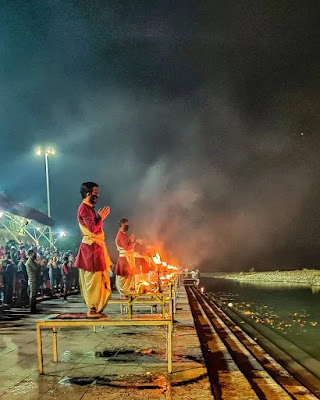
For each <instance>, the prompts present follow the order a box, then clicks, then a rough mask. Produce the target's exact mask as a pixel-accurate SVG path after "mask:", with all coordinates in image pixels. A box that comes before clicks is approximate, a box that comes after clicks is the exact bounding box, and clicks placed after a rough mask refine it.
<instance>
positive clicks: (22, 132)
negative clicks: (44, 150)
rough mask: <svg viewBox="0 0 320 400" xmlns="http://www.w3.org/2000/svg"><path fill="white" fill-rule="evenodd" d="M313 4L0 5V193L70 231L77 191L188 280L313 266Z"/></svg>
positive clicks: (316, 220)
mask: <svg viewBox="0 0 320 400" xmlns="http://www.w3.org/2000/svg"><path fill="white" fill-rule="evenodd" d="M319 11H320V3H319V1H308V0H306V1H303V2H291V1H285V0H283V1H281V0H278V1H276V0H273V1H267V0H263V1H260V0H254V1H253V0H252V1H251V0H245V1H239V0H234V1H212V0H211V1H200V0H198V1H191V0H190V1H165V0H161V1H152V0H147V1H142V0H139V1H124V2H122V1H105V0H101V1H95V0H81V1H79V0H74V1H70V0H60V1H59V0H54V1H53V0H42V1H40V0H39V1H32V0H30V1H26V0H21V1H20V0H15V1H5V0H3V1H1V3H0V51H1V66H0V85H1V86H0V87H1V91H0V102H1V107H0V124H1V147H0V155H1V157H0V160H1V168H0V191H1V192H2V193H5V194H7V195H10V196H12V197H14V198H16V199H17V200H18V201H21V202H22V203H24V204H26V205H29V206H31V207H34V208H37V209H40V210H42V211H44V212H45V211H46V193H45V176H44V161H43V159H39V158H37V157H36V156H35V155H34V150H35V148H36V147H37V146H38V145H44V146H46V145H53V146H55V148H56V149H57V155H56V156H55V157H54V158H52V159H50V178H51V200H52V216H53V218H54V219H55V221H56V226H57V227H58V228H60V227H61V228H65V229H67V230H68V232H77V231H78V227H77V221H76V210H77V207H78V205H79V202H80V194H79V188H80V184H81V183H82V182H83V181H87V180H93V181H96V182H97V183H99V185H100V193H101V195H100V205H110V207H111V210H112V213H111V215H110V217H109V218H108V220H107V222H106V223H105V232H106V236H107V244H108V246H109V248H110V252H111V253H112V254H113V255H114V254H115V253H114V236H115V233H116V231H117V221H118V220H119V218H121V217H124V216H125V217H128V218H129V219H130V222H131V227H132V229H131V231H132V232H134V233H136V234H137V236H138V237H141V238H145V240H146V241H147V242H150V243H158V245H159V248H160V247H163V249H165V250H166V251H167V252H169V253H171V254H173V255H175V257H176V258H178V260H179V262H180V263H182V264H184V265H187V266H188V265H193V266H201V268H202V269H203V270H204V269H205V270H212V271H219V270H248V269H249V268H251V267H254V268H256V269H266V268H267V269H279V268H280V269H281V268H293V267H308V266H312V265H320V210H319V205H320V189H319V179H320V158H319V145H320V139H319V127H320V106H319V105H320V101H319V100H320V99H319V94H320V85H319V82H320V48H319V47H320V24H319V15H320V12H319Z"/></svg>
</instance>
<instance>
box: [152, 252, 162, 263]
mask: <svg viewBox="0 0 320 400" xmlns="http://www.w3.org/2000/svg"><path fill="white" fill-rule="evenodd" d="M152 259H153V261H154V263H155V264H161V258H160V255H159V253H157V254H156V255H155V257H152Z"/></svg>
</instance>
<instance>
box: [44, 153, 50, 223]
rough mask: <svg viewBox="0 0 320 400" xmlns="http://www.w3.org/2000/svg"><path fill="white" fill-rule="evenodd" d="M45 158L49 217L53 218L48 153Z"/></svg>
mask: <svg viewBox="0 0 320 400" xmlns="http://www.w3.org/2000/svg"><path fill="white" fill-rule="evenodd" d="M44 158H45V163H46V181H47V204H48V217H50V218H51V209H50V186H49V162H48V153H44Z"/></svg>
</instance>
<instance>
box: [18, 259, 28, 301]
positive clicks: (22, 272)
mask: <svg viewBox="0 0 320 400" xmlns="http://www.w3.org/2000/svg"><path fill="white" fill-rule="evenodd" d="M20 254H21V253H20ZM25 263H26V257H25V256H24V255H22V256H21V258H20V261H19V263H18V268H17V274H16V288H17V306H20V307H21V306H22V307H24V306H26V305H27V303H28V275H27V269H26V264H25Z"/></svg>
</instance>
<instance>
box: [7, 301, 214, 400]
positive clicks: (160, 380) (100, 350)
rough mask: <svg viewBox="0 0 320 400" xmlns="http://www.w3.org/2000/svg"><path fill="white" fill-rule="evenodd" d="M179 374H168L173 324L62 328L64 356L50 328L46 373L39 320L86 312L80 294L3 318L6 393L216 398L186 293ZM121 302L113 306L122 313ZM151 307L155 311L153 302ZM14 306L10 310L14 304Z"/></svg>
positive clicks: (179, 326)
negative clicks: (55, 357) (167, 339)
mask: <svg viewBox="0 0 320 400" xmlns="http://www.w3.org/2000/svg"><path fill="white" fill-rule="evenodd" d="M178 309H179V310H178V312H177V314H176V320H177V323H176V324H175V331H174V334H173V374H172V376H170V377H168V375H167V372H166V371H167V364H166V361H165V343H164V337H163V336H164V334H165V332H164V331H163V330H162V328H160V327H126V326H124V327H112V326H110V327H104V329H103V328H98V329H97V333H94V332H93V330H92V329H91V328H81V329H69V328H64V329H60V330H59V332H58V336H59V340H58V354H59V363H53V362H52V337H51V333H50V332H49V331H48V332H44V334H43V354H44V363H45V364H44V368H45V374H46V375H43V376H39V375H38V370H37V366H38V365H37V347H36V335H35V324H34V322H35V320H36V319H39V318H41V316H42V315H43V316H44V315H48V314H52V313H62V312H85V306H84V304H83V302H82V299H81V297H80V296H72V297H70V298H69V300H68V302H63V301H62V299H61V300H58V299H56V300H50V301H47V302H43V303H41V304H40V305H39V310H40V313H39V314H40V315H39V314H36V315H30V314H29V313H28V312H24V314H23V315H21V314H19V317H18V319H17V320H16V321H13V320H12V319H11V320H10V323H8V322H3V323H1V321H0V399H1V400H11V399H17V400H20V399H21V400H27V399H32V400H35V399H42V400H47V399H50V400H51V399H52V398H59V400H65V399H66V400H80V399H82V400H90V399H93V398H94V399H95V400H99V399H105V398H106V397H107V398H108V399H126V398H128V399H131V400H135V399H141V398H143V399H169V398H174V399H191V398H197V399H198V398H199V399H201V398H203V399H212V398H213V396H212V394H211V389H210V383H209V380H208V378H207V371H206V368H205V364H204V360H203V358H202V354H201V349H200V344H199V340H198V336H197V333H196V330H195V329H194V325H193V318H192V315H191V312H190V309H189V305H188V300H187V298H186V295H185V294H184V295H180V296H179V299H178ZM119 311H120V307H119V305H117V304H114V305H109V306H108V308H107V312H108V314H118V313H119ZM143 311H144V312H147V311H146V310H145V309H144V310H143ZM6 312H10V311H6Z"/></svg>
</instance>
